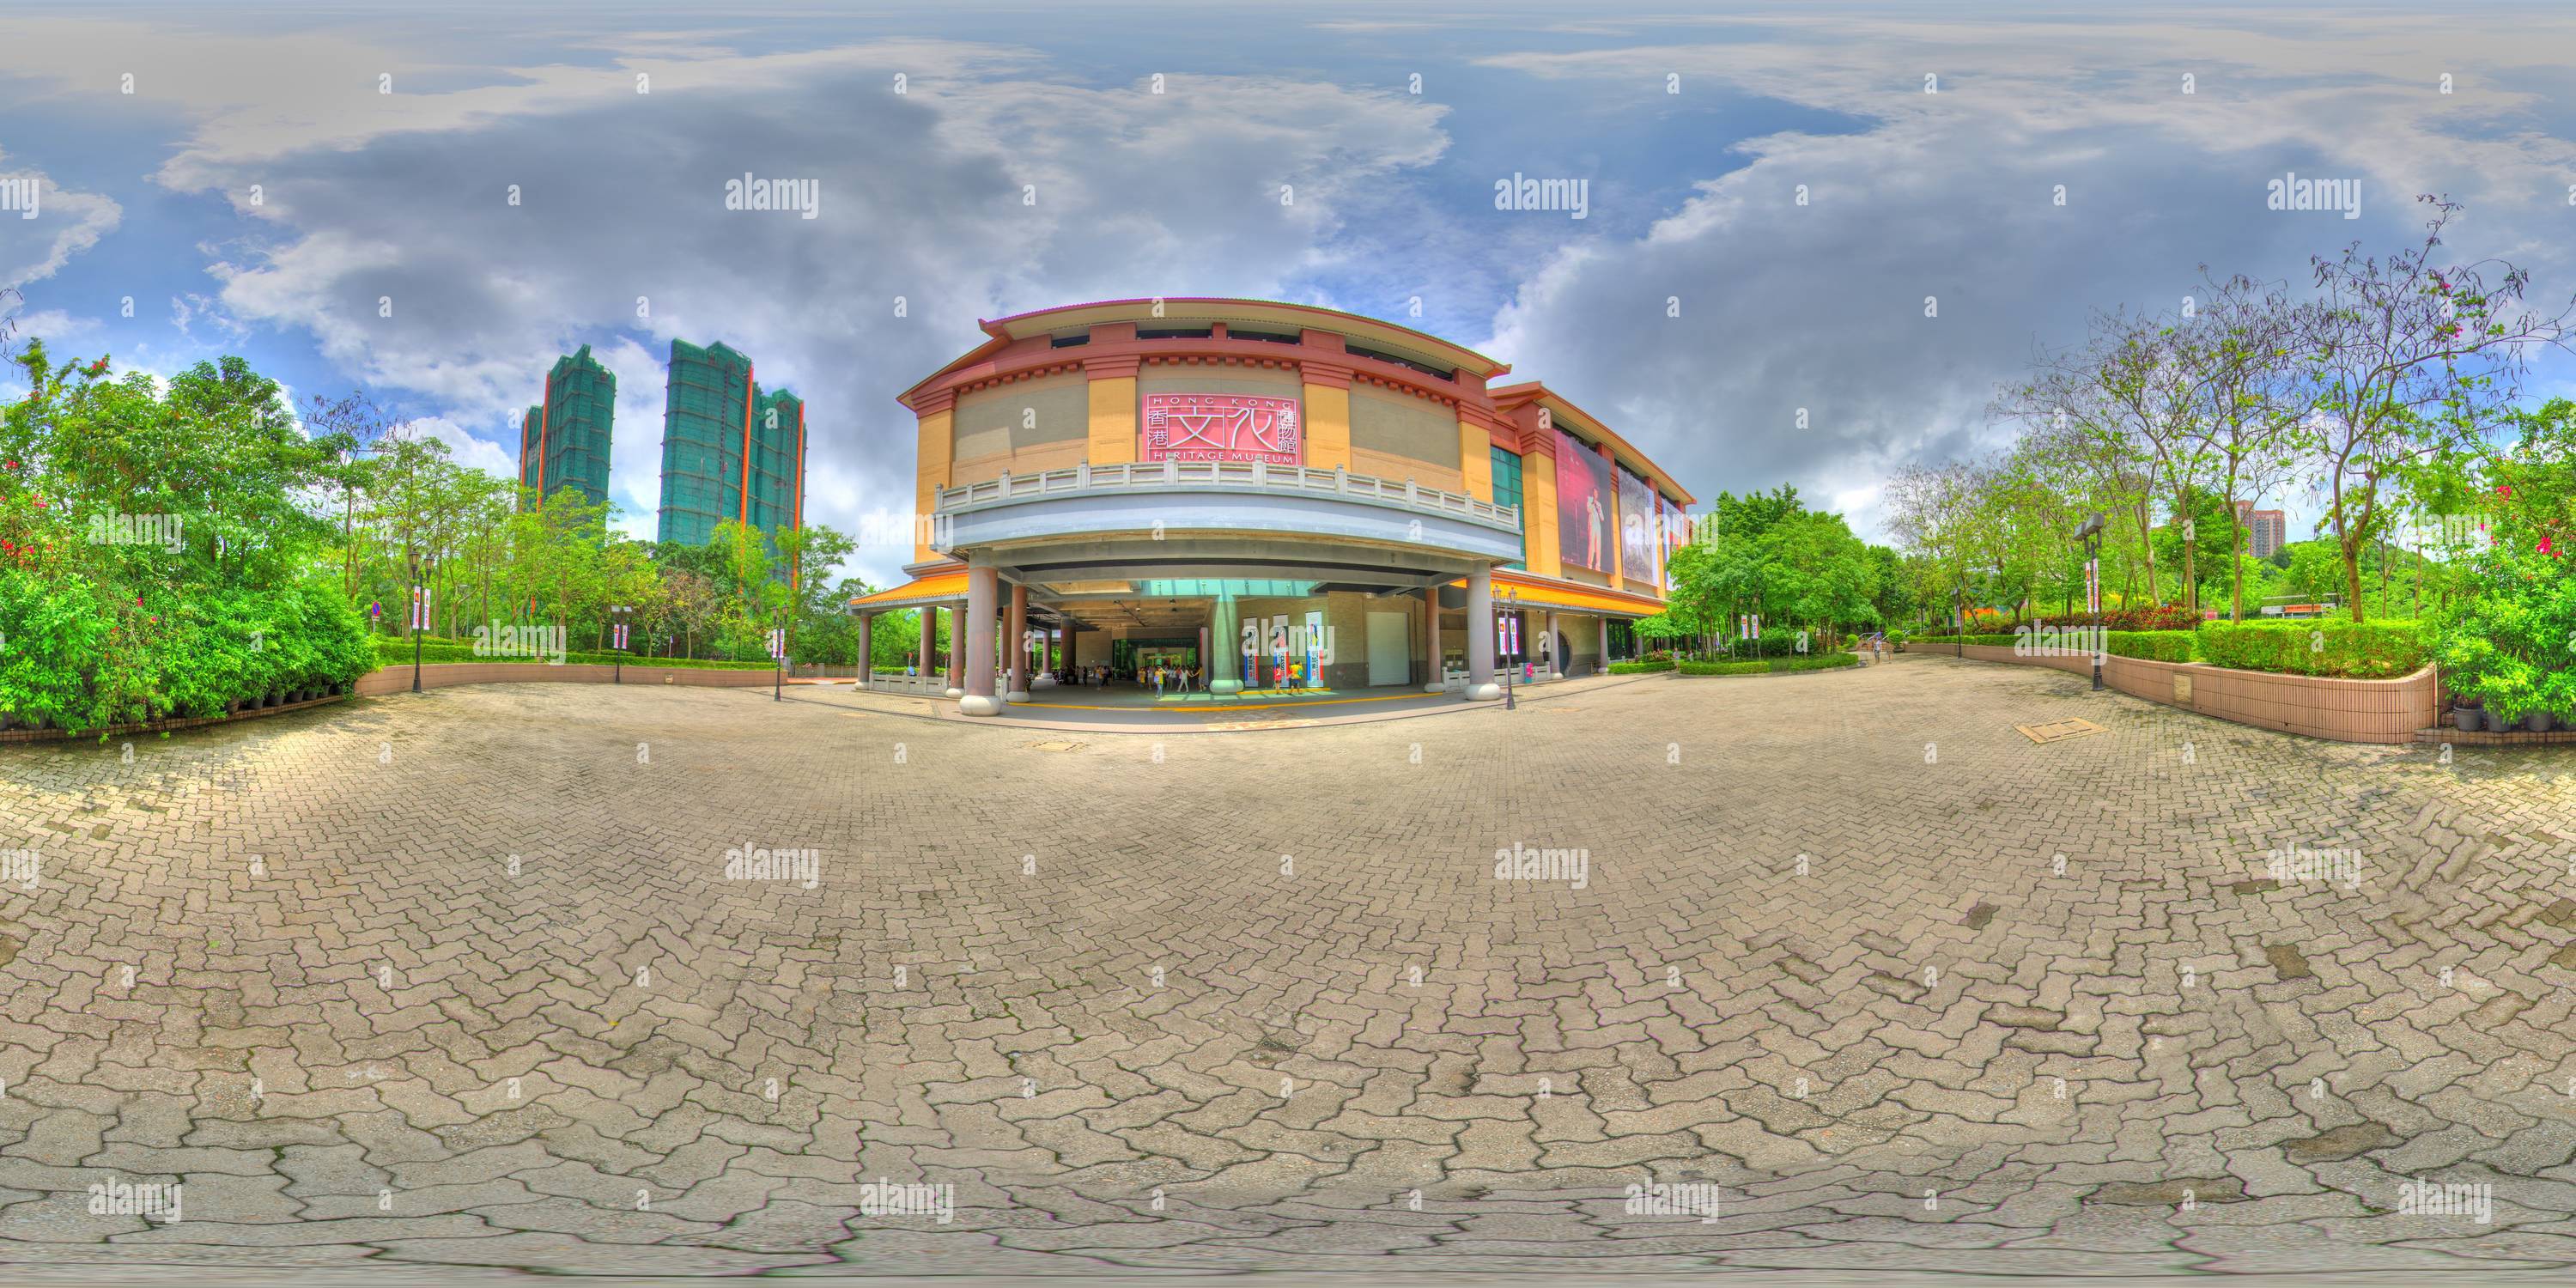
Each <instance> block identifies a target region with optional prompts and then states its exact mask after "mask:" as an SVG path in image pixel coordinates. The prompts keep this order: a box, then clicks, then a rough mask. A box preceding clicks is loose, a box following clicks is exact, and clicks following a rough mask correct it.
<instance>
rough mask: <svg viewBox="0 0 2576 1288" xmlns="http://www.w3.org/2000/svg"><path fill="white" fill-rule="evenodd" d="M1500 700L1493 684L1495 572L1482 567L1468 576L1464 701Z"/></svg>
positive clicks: (1500, 693)
mask: <svg viewBox="0 0 2576 1288" xmlns="http://www.w3.org/2000/svg"><path fill="white" fill-rule="evenodd" d="M1501 696H1503V686H1501V685H1499V684H1496V683H1494V570H1493V569H1491V568H1488V567H1486V566H1485V565H1483V564H1478V565H1476V568H1475V571H1473V572H1470V573H1468V574H1467V700H1468V701H1469V702H1491V701H1493V700H1495V699H1496V698H1499V697H1501Z"/></svg>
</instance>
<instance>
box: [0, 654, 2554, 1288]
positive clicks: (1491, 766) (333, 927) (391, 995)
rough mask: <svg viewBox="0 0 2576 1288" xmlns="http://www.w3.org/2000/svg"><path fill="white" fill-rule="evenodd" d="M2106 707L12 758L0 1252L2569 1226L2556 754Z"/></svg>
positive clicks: (780, 716) (2509, 1242)
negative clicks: (2367, 738)
mask: <svg viewBox="0 0 2576 1288" xmlns="http://www.w3.org/2000/svg"><path fill="white" fill-rule="evenodd" d="M2083 690H2084V685H2083V682H2082V681H2081V680H2080V679H2078V678H2076V677H2073V676H2068V675H2062V674H2058V673H2055V672H2050V671H2044V670H2037V669H2026V668H2016V667H2004V666H1988V665H1981V664H1977V663H1972V662H1960V661H1955V660H1951V659H1946V658H1938V657H1913V656H1909V657H1905V658H1901V659H1898V660H1897V661H1896V663H1895V664H1893V665H1888V666H1881V667H1873V668H1868V669H1863V670H1858V671H1845V672H1839V673H1826V674H1816V675H1804V676H1787V677H1776V678H1775V677H1759V678H1748V679H1724V680H1683V679H1672V678H1664V677H1655V678H1650V679H1643V680H1639V681H1636V682H1631V683H1622V684H1617V685H1612V686H1608V687H1596V688H1592V689H1590V690H1588V691H1568V692H1564V693H1561V694H1558V695H1555V696H1552V697H1550V696H1545V695H1542V698H1541V700H1537V701H1532V702H1529V703H1526V704H1524V705H1523V706H1522V707H1521V709H1520V710H1518V711H1516V712H1510V713H1506V712H1504V711H1502V710H1500V709H1498V705H1499V704H1497V705H1496V706H1486V707H1480V708H1476V709H1471V710H1462V711H1461V712H1459V713H1457V714H1454V715H1442V716H1431V717H1421V718H1413V719H1402V720H1392V721H1385V722H1380V723H1369V724H1355V725H1340V726H1330V727H1317V728H1292V729H1278V730H1263V731H1256V732H1245V733H1226V734H1193V735H1191V736H1187V737H1172V738H1169V739H1162V738H1157V737H1154V736H1151V735H1138V734H1089V735H1071V736H1068V735H1057V734H1051V733H1047V732H1042V731H1032V730H1029V729H1014V728H1006V727H986V726H975V725H969V724H966V723H962V722H958V721H950V720H937V719H925V718H921V717H920V716H919V715H918V714H917V713H918V712H919V711H920V710H921V708H920V705H919V704H917V703H914V702H910V701H908V700H902V699H890V698H884V697H879V696H873V695H861V694H853V693H849V692H847V691H845V690H841V691H828V692H822V693H804V694H798V695H795V698H796V700H792V701H788V702H784V703H773V702H772V701H771V700H770V695H769V694H768V692H767V691H765V690H763V691H756V692H734V691H719V690H689V689H662V688H643V687H627V688H622V689H606V688H601V687H595V686H581V685H552V686H548V685H509V686H489V687H472V688H457V689H448V690H443V691H439V692H434V693H431V694H428V695H426V696H422V697H413V696H410V695H407V694H406V695H397V696H393V697H387V698H380V699H372V700H367V701H363V702H357V703H353V704H349V705H344V706H340V707H336V708H330V709H326V710H323V711H319V712H313V713H305V714H299V715H291V716H285V717H280V718H277V719H273V720H267V721H260V722H253V723H249V724H245V725H241V726H237V727H233V728H228V729H216V730H207V731H200V732H195V733H189V734H183V735H179V736H176V737H173V738H171V739H168V740H167V741H162V740H138V741H136V742H135V743H134V745H133V754H132V759H131V762H130V763H128V762H127V761H126V760H125V759H124V757H123V756H122V755H121V748H119V747H117V746H115V745H111V746H109V747H106V748H101V747H98V746H97V745H95V744H75V745H72V746H68V747H20V748H11V749H5V750H0V849H5V850H12V851H24V852H32V855H33V857H34V859H35V861H36V868H35V870H34V871H35V875H36V876H37V880H36V882H35V884H34V886H33V888H32V889H30V888H27V887H26V886H25V885H24V884H23V883H22V882H21V881H19V880H14V879H13V880H12V881H11V883H10V884H9V885H8V886H7V887H6V895H5V903H0V915H5V921H0V934H5V936H6V938H5V940H0V962H5V965H0V983H5V986H6V989H7V993H6V1002H5V1012H6V1014H5V1020H0V1079H5V1082H6V1087H5V1091H6V1096H5V1099H0V1241H5V1244H4V1245H0V1259H5V1260H7V1261H11V1262H19V1263H51V1264H53V1265H57V1266H62V1267H76V1268H86V1269H89V1270H109V1269H120V1268H121V1269H128V1270H131V1271H133V1272H135V1273H136V1274H138V1275H144V1274H153V1275H160V1276H165V1277H171V1278H177V1277H183V1276H184V1277H189V1278H197V1279H201V1280H207V1281H210V1282H211V1281H212V1279H211V1278H210V1277H209V1276H208V1275H207V1274H204V1273H201V1272H200V1271H199V1270H197V1269H195V1268H213V1269H229V1270H233V1271H240V1272H244V1273H249V1272H250V1271H252V1270H254V1269H255V1268H280V1267H294V1268H304V1269H305V1270H307V1271H309V1272H311V1273H313V1274H314V1275H315V1276H316V1277H331V1278H334V1280H335V1281H354V1282H364V1281H365V1279H366V1276H365V1274H363V1273H344V1274H340V1275H336V1276H330V1275H328V1274H327V1272H330V1271H333V1270H334V1269H338V1270H341V1271H349V1270H350V1269H351V1268H353V1267H356V1266H358V1264H359V1263H362V1262H367V1263H373V1264H374V1265H375V1266H377V1267H380V1268H382V1269H383V1270H384V1272H385V1273H387V1275H388V1276H389V1278H390V1277H392V1276H394V1274H395V1268H397V1267H406V1266H407V1267H410V1268H412V1269H413V1270H425V1269H427V1268H430V1267H438V1266H452V1267H476V1268H486V1269H485V1270H483V1271H481V1272H480V1273H488V1274H493V1275H499V1274H501V1273H502V1271H501V1270H500V1269H498V1268H522V1269H528V1270H539V1271H554V1272H570V1273H598V1274H630V1275H704V1274H742V1273H750V1272H755V1271H758V1270H762V1269H792V1270H794V1271H796V1272H798V1273H803V1274H809V1275H810V1274H824V1275H829V1274H874V1275H898V1276H915V1275H919V1274H925V1273H939V1274H952V1275H953V1274H970V1273H992V1274H1128V1273H1147V1272H1154V1271H1162V1270H1180V1271H1198V1272H1217V1271H1231V1270H1250V1269H1264V1268H1266V1269H1282V1270H1298V1271H1325V1272H1347V1273H1350V1274H1353V1275H1385V1274H1399V1273H1417V1274H1418V1273H1425V1272H1438V1271H1504V1270H1532V1269H1542V1270H1552V1271H1563V1272H1575V1271H1588V1272H1601V1273H1629V1272H1650V1271H1681V1270H1694V1269H1697V1270H1706V1269H1710V1268H1714V1267H1740V1268H1747V1269H1757V1268H1800V1269H1809V1270H1819V1271H1844V1272H1867V1273H1869V1274H1870V1275H1871V1277H1873V1278H1875V1279H1878V1280H1880V1281H1890V1280H1892V1279H1896V1278H1901V1277H1902V1276H1901V1275H1900V1274H1899V1273H1898V1272H1905V1271H1951V1272H1968V1273H1977V1274H1985V1273H2000V1274H2022V1275H2042V1276H2061V1275H2065V1276H2071V1275H2081V1274H2129V1275H2144V1274H2154V1273H2180V1272H2189V1271H2195V1270H2197V1271H2210V1270H2219V1271H2236V1272H2253V1271H2283V1272H2287V1271H2306V1270H2354V1271H2361V1270H2390V1271H2402V1272H2407V1276H2406V1277H2408V1278H2414V1277H2418V1276H2420V1275H2422V1274H2423V1273H2425V1272H2429V1271H2435V1270H2469V1269H2475V1270H2479V1271H2482V1272H2486V1273H2497V1272H2507V1271H2539V1270H2543V1269H2547V1268H2552V1267H2561V1268H2563V1267H2565V1266H2568V1265H2570V1264H2576V1219H2571V1214H2576V1164H2571V1158H2576V1037H2572V1036H2571V1035H2576V1023H2572V1022H2571V1015H2570V1008H2571V997H2572V996H2576V995H2572V994H2571V993H2570V991H2569V990H2570V986H2571V985H2576V969H2572V968H2576V876H2571V871H2576V777H2571V776H2570V774H2569V773H2568V771H2567V768H2566V766H2567V764H2568V763H2569V762H2567V761H2566V760H2564V759H2550V758H2548V757H2547V756H2545V755H2544V754H2542V753H2537V752H2515V753H2507V752H2498V751H2493V750H2472V749H2465V748H2464V749H2462V750H2461V751H2460V752H2459V754H2458V755H2457V757H2456V758H2455V760H2454V762H2453V763H2448V764H2445V763H2443V759H2442V755H2441V753H2440V752H2439V751H2438V750H2437V749H2435V748H2431V747H2407V748H2372V747H2355V746H2343V745H2332V744H2325V743H2318V742H2310V741H2302V740H2298V739H2293V738H2289V737H2286V736H2280V735H2273V734H2267V733H2262V732H2258V731H2254V730H2250V729H2245V728H2240V727H2236V726H2231V725H2225V724H2217V723H2212V722H2209V721H2206V720H2204V719H2202V718H2200V717H2196V716H2192V715H2189V714H2185V713H2181V712H2177V711H2173V710H2170V709H2167V708H2162V707H2154V706H2150V705H2148V704H2144V703H2140V702H2136V701H2134V700H2131V699H2128V698H2124V697H2120V696H2117V695H2104V696H2095V695H2091V694H2087V693H2085V692H2084V691H2083ZM2078 716H2080V717H2084V718H2088V719H2090V720H2093V721H2095V722H2097V723H2099V724H2101V725H2103V726H2105V732H2102V733H2099V734H2094V735H2091V736H2086V737H2078V738H2073V739H2069V740H2065V741H2057V742H2050V743H2047V744H2045V745H2042V744H2038V743H2034V742H2033V741H2032V740H2030V739H2029V738H2027V737H2025V736H2023V735H2022V734H2020V733H2017V732H2015V730H2014V728H2013V726H2014V725H2016V724H2031V723H2039V722H2048V721H2056V720H2063V719H2067V718H2071V717H2078ZM1515 846H1519V847H1523V848H1522V849H1521V850H1520V851H1519V853H1521V854H1524V855H1527V856H1528V857H1529V859H1530V861H1531V866H1532V867H1533V869H1536V870H1539V871H1541V872H1542V873H1545V872H1547V871H1548V870H1549V869H1553V875H1554V876H1555V877H1556V878H1558V879H1552V880H1551V879H1517V877H1516V878H1515V879H1509V880H1505V879H1498V878H1497V877H1496V875H1495V866H1496V851H1497V850H1503V851H1506V852H1512V851H1513V849H1514V847H1515ZM746 848H748V849H751V850H753V851H761V850H766V851H769V852H770V853H768V854H766V855H762V854H759V853H753V854H751V855H749V856H748V857H749V861H750V863H749V866H748V867H747V868H746V866H745V864H744V862H743V860H744V859H745V856H744V855H743V854H741V853H739V852H740V851H743V850H745V849H746ZM2276 848H2278V849H2283V850H2287V851H2290V852H2291V855H2290V857H2291V859H2292V860H2293V863H2292V866H2291V868H2290V869H2289V871H2288V873H2287V875H2288V876H2289V877H2290V878H2291V879H2290V880H2289V881H2287V882H2286V883H2280V884H2276V883H2275V882H2274V880H2272V879H2271V878H2270V877H2269V876H2267V875H2266V872H2265V865H2266V858H2265V856H2266V853H2267V851H2271V850H2274V849H2276ZM728 851H736V852H737V853H735V854H733V855H731V856H729V855H728ZM1550 851H1574V852H1579V857H1580V859H1581V861H1582V867H1581V868H1580V869H1579V871H1580V880H1579V882H1578V881H1577V880H1575V879H1571V878H1573V877H1574V876H1575V875H1576V871H1577V869H1575V868H1574V867H1573V866H1572V865H1571V864H1570V863H1568V862H1566V860H1567V859H1569V858H1571V857H1575V856H1569V855H1563V854H1555V855H1551V854H1549V853H1547V852H1550ZM2061 855H2062V856H2063V859H2064V862H2063V865H2062V868H2061V866H2060V865H2059V863H2058V858H2059V856H2061ZM729 857H731V858H732V859H733V860H734V861H735V863H734V869H735V870H734V873H733V875H732V876H731V877H729V876H728V872H727V867H728V859H729ZM809 860H810V862H809ZM514 864H515V867H514V866H513V865H514ZM22 867H23V865H22ZM764 872H767V873H769V874H770V877H769V878H768V879H763V877H762V874H763V873H764ZM2355 876H2357V877H2358V887H2357V888H2352V884H2351V882H2350V881H2349V880H2348V878H2351V877H2355ZM809 879H810V881H811V884H810V887H809V884H808V880H809ZM2419 1180H2420V1181H2430V1182H2435V1183H2443V1184H2462V1185H2476V1184H2486V1185H2491V1187H2492V1188H2491V1191H2488V1192H2487V1193H2489V1194H2491V1200H2492V1209H2491V1214H2486V1215H2487V1219H2486V1220H2483V1221H2481V1220H2480V1219H2479V1215H2473V1214H2471V1212H2470V1211H2469V1210H2468V1209H2467V1208H2460V1209H2458V1210H2456V1211H2449V1210H2436V1211H2434V1212H2431V1213H2429V1214H2427V1213H2424V1212H2419V1211H2417V1210H2416V1209H2415V1205H2413V1204H2412V1203H2411V1202H2410V1201H2409V1199H2408V1194H2409V1193H2411V1191H2401V1186H2405V1185H2407V1184H2409V1183H2410V1182H2413V1181H2419ZM879 1181H891V1182H897V1183H906V1184H909V1183H916V1182H918V1183H925V1184H928V1185H931V1186H936V1187H951V1188H947V1189H934V1190H928V1191H911V1190H902V1189H898V1190H895V1191H892V1197H893V1198H894V1199H895V1202H894V1203H893V1204H892V1206H891V1208H890V1209H889V1208H888V1207H886V1206H885V1205H883V1204H880V1203H879V1202H878V1200H879V1199H881V1198H885V1197H887V1194H886V1193H885V1192H881V1191H877V1190H873V1189H868V1188H864V1187H866V1186H868V1185H872V1184H874V1183H876V1182H879ZM154 1182H178V1183H182V1184H183V1185H184V1191H183V1192H184V1196H185V1206H184V1216H183V1219H181V1220H179V1221H177V1222H169V1221H165V1220H161V1219H158V1218H156V1217H152V1216H147V1215H115V1214H112V1213H113V1211H114V1208H113V1206H112V1205H111V1207H110V1211H109V1213H106V1214H94V1213H93V1204H92V1202H91V1197H90V1194H91V1192H90V1187H91V1186H92V1185H97V1184H107V1183H120V1184H138V1185H139V1184H149V1183H154ZM1649 1183H1670V1184H1675V1185H1677V1186H1678V1187H1679V1188H1677V1189H1675V1190H1673V1191H1671V1192H1670V1197H1671V1198H1672V1200H1673V1202H1672V1203H1671V1204H1669V1205H1668V1206H1667V1208H1666V1209H1665V1210H1646V1211H1632V1210H1630V1207H1631V1204H1630V1200H1629V1197H1628V1194H1629V1191H1628V1189H1627V1187H1630V1186H1632V1185H1645V1184H1649ZM1705 1185H1713V1186H1714V1187H1715V1188H1714V1190H1713V1191H1711V1190H1705V1189H1700V1188H1693V1187H1695V1186H1705ZM1712 1193H1713V1194H1714V1195H1715V1197H1716V1200H1717V1205H1716V1210H1715V1217H1714V1219H1713V1220H1709V1219H1704V1215H1705V1207H1704V1200H1705V1199H1706V1197H1707V1196H1708V1195H1710V1194H1712ZM2442 1193H2444V1194H2449V1193H2451V1192H2450V1191H2443V1192H2442ZM2459 1193H2463V1194H2468V1193H2474V1191H2460V1192H2459ZM1927 1194H1928V1195H1929V1197H1927ZM925 1197H927V1198H928V1202H927V1204H926V1205H925V1204H924V1203H922V1202H920V1201H919V1200H922V1199H923V1198H925ZM251 1278H252V1279H256V1280H258V1281H264V1282H274V1281H277V1280H280V1279H286V1278H289V1276H287V1275H285V1274H283V1273H282V1272H279V1271H277V1270H274V1269H263V1270H259V1271H258V1273H257V1274H255V1275H252V1276H251ZM243 1281H244V1282H248V1281H251V1279H245V1280H243Z"/></svg>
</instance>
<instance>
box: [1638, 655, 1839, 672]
mask: <svg viewBox="0 0 2576 1288" xmlns="http://www.w3.org/2000/svg"><path fill="white" fill-rule="evenodd" d="M1858 665H1860V655H1859V654H1857V653H1810V654H1808V655H1806V656H1804V657H1800V656H1797V655H1794V654H1793V655H1791V656H1789V657H1775V658H1769V659H1760V658H1756V659H1750V660H1747V661H1742V662H1684V663H1681V664H1680V669H1681V673H1682V674H1684V675H1764V674H1774V673H1779V672H1785V671H1830V670H1834V669H1836V668H1838V667H1845V666H1858Z"/></svg>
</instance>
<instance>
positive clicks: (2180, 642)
mask: <svg viewBox="0 0 2576 1288" xmlns="http://www.w3.org/2000/svg"><path fill="white" fill-rule="evenodd" d="M2194 634H2195V633H2194V632H2191V631H2113V632H2111V635H2110V639H2109V641H2108V642H2107V643H2105V644H2104V645H2103V647H2104V649H2105V650H2106V651H2108V652H2109V653H2110V654H2111V656H2113V657H2134V658H2142V659H2144V660H2146V661H2149V662H2188V661H2191V660H2192V650H2193V648H2194V646H2195V644H2196V643H2197V640H2196V639H2195V638H2194Z"/></svg>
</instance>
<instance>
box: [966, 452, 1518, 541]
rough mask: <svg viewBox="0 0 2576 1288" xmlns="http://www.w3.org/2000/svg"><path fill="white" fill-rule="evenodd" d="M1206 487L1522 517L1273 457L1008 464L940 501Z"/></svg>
mask: <svg viewBox="0 0 2576 1288" xmlns="http://www.w3.org/2000/svg"><path fill="white" fill-rule="evenodd" d="M1208 487H1223V488H1233V489H1248V490H1255V491H1262V492H1293V493H1300V494H1318V493H1320V494H1324V495H1330V496H1345V497H1354V498H1357V499H1359V500H1363V501H1373V502H1376V503H1378V504H1380V505H1399V506H1404V507H1406V508H1408V509H1415V510H1423V511H1427V512H1430V513H1434V514H1451V515H1456V516H1458V517H1460V518H1464V519H1472V520H1475V521H1477V522H1480V523H1488V524H1492V525H1494V526H1495V527H1498V528H1504V529H1508V530H1510V531H1513V532H1518V531H1519V530H1520V524H1521V516H1520V507H1519V506H1516V505H1496V504H1494V503H1493V502H1491V501H1479V500H1477V499H1476V498H1474V497H1472V496H1467V495H1464V494H1462V493H1458V492H1445V491H1442V490H1440V489H1439V488H1428V487H1423V486H1421V485H1419V484H1417V483H1415V482H1414V481H1413V480H1411V479H1406V480H1404V481H1403V482H1401V483H1399V482H1396V481H1394V480H1392V479H1382V478H1375V477H1372V476H1370V475H1366V474H1353V473H1351V472H1350V471H1349V470H1346V469H1330V470H1320V469H1314V468H1311V467H1309V466H1304V465H1273V464H1270V463H1269V462H1267V461H1157V462H1152V463H1145V462H1133V463H1128V464H1120V465H1090V464H1084V465H1077V466H1074V467H1073V468H1072V469H1069V470H1048V471H1046V472H1045V473H1043V474H1021V475H1013V474H1011V473H1009V472H1008V471H1005V472H1004V473H1003V474H1002V476H1001V477H999V478H996V479H990V480H987V481H985V482H982V483H968V484H964V485H962V486H959V487H950V488H941V489H940V490H939V502H938V508H939V510H940V511H942V512H948V511H953V510H961V509H969V508H972V507H976V506H982V505H990V504H993V503H995V502H998V501H1010V500H1018V499H1022V498H1026V497H1041V496H1059V495H1070V494H1073V493H1077V492H1115V491H1139V492H1152V491H1158V490H1164V489H1172V490H1183V491H1186V490H1191V489H1199V488H1208Z"/></svg>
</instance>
